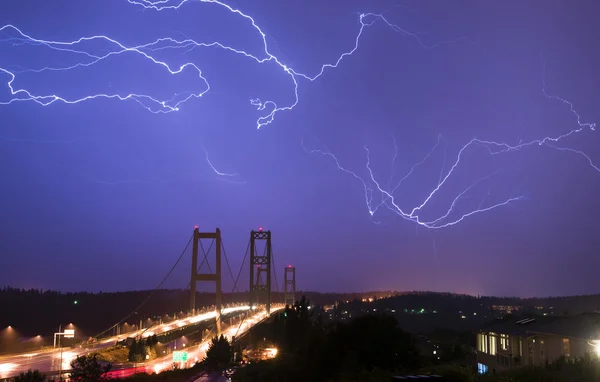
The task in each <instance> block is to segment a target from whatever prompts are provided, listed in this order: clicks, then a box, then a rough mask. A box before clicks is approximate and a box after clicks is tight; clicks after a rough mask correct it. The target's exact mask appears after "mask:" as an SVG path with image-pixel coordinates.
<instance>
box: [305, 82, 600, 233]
mask: <svg viewBox="0 0 600 382" xmlns="http://www.w3.org/2000/svg"><path fill="white" fill-rule="evenodd" d="M542 91H543V94H544V96H545V97H546V98H548V99H549V100H556V101H559V102H560V103H562V104H563V105H566V106H568V108H569V111H570V112H571V113H572V114H573V115H574V116H575V120H576V127H575V128H573V129H571V130H569V131H568V132H567V133H564V134H562V135H558V136H555V137H551V136H546V137H544V138H541V139H535V140H531V141H528V142H522V140H520V141H519V144H517V145H510V144H507V143H502V142H495V141H487V140H482V139H478V138H473V139H471V140H470V141H469V142H468V143H467V144H465V145H464V146H462V147H461V149H460V150H459V152H458V154H457V157H456V160H455V161H454V163H453V164H452V166H451V167H450V169H449V170H448V171H447V172H446V174H445V175H442V174H443V167H442V173H440V180H439V181H438V183H437V185H436V186H435V187H433V190H432V191H431V192H430V193H429V194H428V195H427V196H426V197H425V198H424V200H423V202H422V203H421V204H419V205H417V206H414V207H413V208H412V209H403V208H401V207H400V205H399V201H398V200H397V196H396V195H397V194H396V191H397V189H398V187H399V186H400V185H401V184H402V182H403V181H404V180H406V179H407V178H408V177H410V176H411V175H412V174H413V172H414V171H415V169H416V168H417V167H418V166H419V165H421V164H423V163H424V162H425V161H427V160H428V159H429V158H430V157H431V155H432V154H433V152H434V151H435V150H436V149H437V148H438V146H439V144H440V139H441V137H438V141H437V143H436V144H435V146H434V147H433V148H432V149H431V151H429V153H427V155H426V156H425V157H424V158H423V159H422V160H421V161H419V162H417V163H416V164H415V165H414V166H412V167H411V169H410V171H408V173H407V174H406V175H405V176H404V177H403V178H402V179H401V180H400V181H399V182H398V183H397V184H396V186H394V187H391V186H390V185H391V181H390V182H389V183H388V187H386V188H384V187H382V185H381V183H380V181H379V180H377V179H376V178H375V175H374V173H373V170H372V168H371V159H370V151H369V149H368V148H367V147H366V146H365V147H364V150H365V152H366V164H365V167H366V169H367V173H368V176H367V177H362V176H360V175H358V174H357V173H356V172H355V171H351V170H349V169H347V168H345V167H343V166H342V165H341V164H340V161H339V159H338V158H337V157H336V156H335V155H334V154H332V153H331V151H329V150H328V149H327V147H325V146H324V145H323V147H324V148H325V149H324V150H321V149H308V148H306V146H305V145H304V142H303V141H302V142H301V145H302V147H303V148H304V150H305V151H307V152H308V153H311V154H320V155H324V156H327V157H330V158H331V159H332V160H333V162H334V163H335V165H336V166H337V168H338V169H339V170H341V171H343V172H345V173H347V174H350V175H352V176H353V177H354V178H356V179H357V180H359V181H360V182H361V184H362V186H363V189H364V195H365V203H366V206H367V209H368V211H369V214H370V215H371V216H373V215H375V213H376V212H377V211H378V210H379V209H380V208H381V207H384V208H386V209H388V210H389V211H392V212H393V213H394V214H396V215H398V216H399V217H401V218H402V219H405V220H408V221H412V222H414V223H416V224H418V225H420V226H423V227H426V228H429V229H440V228H446V227H450V226H453V225H455V224H457V223H460V222H461V221H463V220H464V219H466V218H468V217H469V216H472V215H475V214H478V213H482V212H486V211H490V210H493V209H496V208H498V207H503V206H506V205H509V204H511V203H513V202H516V201H519V200H522V199H524V197H523V196H513V197H510V198H506V199H504V200H502V201H500V202H497V203H491V204H487V205H486V201H487V198H488V196H489V191H488V193H487V195H486V196H485V197H484V198H483V199H482V200H481V201H480V203H479V205H478V208H475V209H471V210H468V211H467V212H464V213H459V214H458V216H457V217H451V216H452V213H453V212H454V213H456V206H457V204H458V202H459V201H460V200H461V199H463V198H465V197H466V195H467V194H468V193H469V192H470V191H471V190H473V189H474V188H475V187H477V186H478V185H479V184H480V183H481V182H483V181H484V180H488V179H490V178H491V177H492V176H493V175H495V173H491V174H489V175H487V176H485V177H482V178H479V179H477V180H476V181H475V182H473V183H472V184H471V185H469V186H468V187H466V188H465V189H464V190H463V191H461V192H459V193H458V195H457V196H456V197H455V198H454V199H453V200H452V202H451V203H450V206H449V207H448V209H447V210H446V212H443V213H441V214H440V215H439V216H438V217H437V218H435V219H433V220H428V219H427V220H426V219H423V218H422V217H421V216H420V212H421V211H422V210H423V209H424V208H425V207H426V206H427V205H428V204H429V203H430V202H431V201H432V200H433V199H434V198H435V196H436V195H437V194H438V193H439V192H440V190H441V189H442V188H443V187H444V185H445V184H446V183H447V181H448V179H450V178H451V176H452V175H453V173H454V171H455V170H456V169H457V168H458V166H459V165H460V164H461V161H462V159H463V154H464V153H465V152H466V150H467V149H469V148H471V147H473V146H481V147H484V148H485V149H486V150H487V151H488V152H489V154H490V155H492V156H494V155H500V154H505V153H509V152H514V151H518V150H521V149H524V148H527V147H530V146H546V147H550V148H553V149H555V150H559V151H567V152H572V153H575V154H577V155H580V156H583V157H584V158H585V159H586V160H587V161H588V162H589V164H590V166H591V167H592V168H593V169H594V170H596V171H598V172H600V168H599V167H598V166H597V165H595V164H594V163H593V161H592V159H591V158H590V157H589V156H588V155H587V154H586V153H584V152H583V151H581V150H576V149H572V148H568V147H558V146H556V145H555V144H556V143H557V142H559V141H561V140H564V139H565V138H567V137H570V136H572V135H574V134H578V133H581V132H583V131H584V130H590V131H594V130H595V128H596V124H595V123H589V122H582V121H581V120H582V118H581V116H580V114H579V113H578V112H577V111H576V110H575V108H574V106H573V104H572V103H571V102H569V101H567V100H565V99H563V98H560V97H558V96H554V95H549V94H548V93H547V92H546V90H545V82H544V88H543V89H542ZM393 143H394V156H393V159H392V169H393V168H394V163H395V161H396V157H397V152H398V147H397V145H396V141H395V139H394V140H393ZM444 158H445V157H444ZM444 164H445V161H444ZM375 195H378V196H379V199H378V200H379V202H378V203H374V201H373V200H374V196H375Z"/></svg>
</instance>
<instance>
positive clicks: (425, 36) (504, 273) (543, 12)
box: [0, 0, 600, 296]
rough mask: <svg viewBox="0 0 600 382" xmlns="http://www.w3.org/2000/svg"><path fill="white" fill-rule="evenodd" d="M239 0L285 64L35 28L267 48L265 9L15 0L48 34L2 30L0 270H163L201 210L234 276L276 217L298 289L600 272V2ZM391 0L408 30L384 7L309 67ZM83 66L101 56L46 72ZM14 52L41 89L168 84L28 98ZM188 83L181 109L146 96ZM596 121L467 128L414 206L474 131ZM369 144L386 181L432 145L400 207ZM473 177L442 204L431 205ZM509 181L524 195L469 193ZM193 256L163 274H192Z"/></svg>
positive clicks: (551, 286) (537, 284)
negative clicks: (251, 242) (253, 233)
mask: <svg viewBox="0 0 600 382" xmlns="http://www.w3.org/2000/svg"><path fill="white" fill-rule="evenodd" d="M132 1H133V0H132ZM138 1H140V2H141V0H138ZM179 2H180V0H178V1H173V2H171V4H173V5H176V4H178V3H179ZM227 4H229V5H230V6H232V7H239V10H240V11H242V12H243V13H244V14H246V15H249V16H251V17H252V18H254V20H255V22H256V24H257V25H258V26H259V27H260V28H261V29H262V31H263V32H264V33H265V34H266V42H267V44H268V47H269V52H270V53H271V54H272V55H274V56H275V57H276V58H277V59H278V61H279V63H280V65H278V64H277V63H276V62H275V59H272V60H271V61H268V62H263V63H258V62H256V61H255V60H253V59H252V58H249V57H245V56H244V55H241V54H236V53H235V52H233V51H231V50H226V49H222V48H220V47H218V46H212V47H196V48H194V49H192V48H193V47H192V46H191V45H186V47H183V48H182V47H181V45H179V46H178V47H177V48H175V44H174V43H172V42H170V43H169V42H163V43H159V44H156V45H152V46H149V47H146V48H145V50H140V52H124V53H121V54H113V55H110V56H108V57H107V58H104V59H101V60H99V61H98V62H97V63H95V64H93V65H89V64H90V63H92V62H93V61H94V60H95V59H94V57H105V55H107V54H109V53H110V52H117V51H118V50H119V49H120V48H119V47H118V46H117V45H115V44H114V43H111V42H110V41H108V40H106V39H94V40H89V41H84V42H82V43H81V44H78V45H75V46H71V45H56V44H54V45H44V44H40V43H39V41H38V40H41V39H45V40H51V41H63V42H71V41H75V40H77V39H79V38H80V37H90V36H100V35H104V36H107V37H110V38H112V39H114V40H118V41H119V42H120V43H121V44H123V45H124V46H127V47H134V46H140V45H143V44H148V43H151V42H154V41H156V40H157V39H159V38H161V37H170V38H172V39H175V40H179V41H182V40H186V39H191V40H194V41H196V42H202V43H212V42H217V41H218V42H219V43H221V44H223V45H225V46H228V47H232V48H234V49H237V50H238V51H242V50H243V51H245V52H246V53H247V54H249V55H253V56H254V57H256V58H258V59H266V58H268V56H267V55H266V54H265V51H264V46H263V42H262V39H261V35H260V34H259V32H258V31H257V29H255V28H253V27H252V24H251V22H250V20H249V19H246V18H244V17H242V16H241V15H239V14H235V13H232V12H231V11H229V10H228V9H227V8H226V7H224V6H223V5H220V4H215V3H213V4H210V3H200V2H192V1H190V2H189V3H186V4H183V5H182V6H181V7H180V8H178V9H163V10H160V11H157V10H154V9H145V8H144V7H143V6H140V5H135V4H131V3H130V2H128V1H127V0H111V1H108V0H106V1H100V0H95V1H86V2H82V1H77V0H61V1H45V2H33V1H31V0H27V1H26V0H6V1H2V2H1V4H0V28H2V27H1V26H7V25H13V26H14V27H16V28H19V30H20V31H21V32H22V33H24V34H26V35H29V36H30V37H31V38H33V39H38V40H32V39H27V38H24V37H23V35H20V34H19V32H18V31H17V29H15V28H13V27H10V26H7V27H4V28H3V29H2V30H0V178H1V179H2V194H1V195H2V197H1V198H0V211H1V213H0V223H1V224H2V235H1V240H0V256H2V260H3V265H2V266H1V267H0V285H12V286H16V287H25V288H29V287H35V288H50V289H60V290H65V291H67V290H69V291H74V290H90V291H98V290H103V291H109V290H111V291H112V290H127V289H145V288H152V287H154V286H155V285H156V283H157V282H159V281H160V280H161V279H162V278H163V276H164V275H165V274H166V272H167V271H168V270H169V268H170V267H171V265H172V264H173V263H174V261H175V260H176V259H177V257H178V256H179V254H180V252H181V250H182V249H183V247H184V246H185V244H186V243H187V241H188V239H189V236H190V235H191V233H192V230H193V226H194V225H196V224H198V225H200V227H201V228H202V229H205V230H214V228H215V227H220V228H221V230H222V233H223V240H224V244H225V248H226V250H227V254H228V256H229V260H230V262H231V264H232V267H233V268H234V273H236V274H237V269H239V267H240V264H241V262H242V258H243V256H244V251H245V249H246V246H247V242H248V237H249V231H250V230H251V229H257V228H258V227H259V226H260V227H264V228H265V229H270V230H271V231H272V232H273V249H274V254H275V261H276V267H277V272H278V275H277V277H278V279H279V283H281V280H282V279H283V266H284V265H286V264H294V265H295V266H296V267H297V278H298V281H297V286H298V288H300V289H311V290H319V291H360V290H370V289H396V290H415V289H416V290H438V291H453V292H465V293H470V294H495V295H519V296H531V295H538V296H539V295H556V294H561V295H565V294H579V293H597V292H600V281H599V279H598V277H597V273H596V270H597V269H598V267H599V266H600V258H599V257H598V256H597V254H598V250H599V249H600V235H598V228H599V227H598V223H597V222H596V219H595V217H596V215H597V214H598V212H600V204H599V203H598V202H597V193H598V190H599V189H600V171H599V170H598V169H596V168H594V165H600V150H599V149H598V147H599V146H598V145H599V143H600V138H599V136H598V133H597V132H594V131H591V129H589V128H588V126H586V125H584V124H585V123H593V122H595V121H596V120H598V119H600V115H598V110H599V109H598V105H599V104H600V91H598V89H599V88H600V76H599V75H598V69H597V68H598V59H599V58H600V45H598V43H597V36H598V35H599V33H600V30H599V28H598V27H597V25H596V24H597V22H596V21H597V19H598V16H600V7H599V6H598V4H597V1H594V0H587V1H577V2H573V1H569V0H563V1H557V0H552V1H542V0H538V1H529V2H522V1H516V0H515V1H502V2H491V1H461V2H444V3H443V4H442V3H440V2H438V1H406V2H402V6H396V7H393V6H394V5H395V4H396V5H398V4H400V2H394V1H355V0H353V1H317V0H311V1H302V2H298V1H296V2H294V1H275V0H268V1H267V0H259V1H253V2H239V1H238V2H235V3H233V2H228V3H227ZM386 10H388V11H387V12H385V13H384V17H385V20H387V21H388V22H389V23H392V24H394V25H396V28H394V27H392V26H391V25H388V24H386V23H385V22H384V20H383V19H381V18H378V17H376V16H373V15H371V16H367V17H365V18H364V19H363V22H364V23H368V24H369V25H368V26H366V27H365V28H364V30H363V33H362V34H361V35H360V39H359V40H358V49H357V50H356V51H354V52H353V53H352V54H351V55H348V56H345V57H344V58H343V60H342V61H341V62H340V63H339V65H338V66H337V67H336V68H325V70H324V73H323V75H322V76H320V77H318V78H317V79H315V80H314V81H309V80H307V79H306V78H303V77H302V76H301V75H300V73H302V74H305V75H307V76H309V77H314V76H316V75H317V74H319V72H320V70H321V68H322V65H323V64H327V63H331V64H335V63H336V61H337V60H338V58H339V57H340V56H341V55H342V54H343V53H344V52H350V51H351V50H352V48H353V47H354V44H355V40H356V37H357V35H358V33H359V29H360V26H361V24H360V20H359V15H360V13H361V12H365V13H367V12H374V13H380V12H384V11H386ZM400 28H402V29H400ZM407 32H408V33H407ZM68 49H70V50H71V51H67V50H68ZM73 50H77V51H78V52H79V53H74V52H73ZM82 52H85V53H82ZM142 53H144V54H146V55H147V56H144V55H142ZM150 57H151V58H153V59H154V60H156V61H160V62H164V63H166V64H168V65H169V66H170V67H171V70H179V68H180V67H181V66H182V65H185V64H186V63H192V64H194V66H192V65H187V66H185V68H184V69H183V70H182V71H181V73H179V74H170V73H169V71H168V70H167V68H166V67H164V66H161V65H160V64H158V63H155V62H153V61H151V60H150V59H149V58H150ZM78 63H79V64H82V63H83V64H86V65H85V66H79V67H73V68H72V69H69V70H43V71H39V70H40V69H43V68H61V69H65V68H67V67H71V66H74V65H76V64H78ZM196 68H198V69H200V70H201V71H202V75H203V76H204V78H205V79H206V81H207V82H208V83H209V84H210V90H208V91H207V92H206V93H205V94H204V95H203V96H202V97H201V98H197V97H192V98H190V99H188V100H187V101H185V100H186V98H187V97H189V96H190V95H193V94H198V93H204V92H205V91H206V90H207V86H206V84H205V82H204V80H202V78H201V77H199V75H198V71H197V69H196ZM285 68H288V70H290V72H289V73H286V72H285ZM289 68H291V69H289ZM544 72H545V76H544ZM11 73H12V74H13V75H14V76H15V80H14V81H13V82H12V83H10V85H11V86H12V88H13V90H16V89H25V90H27V91H28V92H30V93H29V94H32V95H36V96H41V95H57V96H59V97H62V98H64V99H66V100H70V101H76V100H80V99H82V98H85V97H87V96H91V95H94V94H101V93H103V94H111V95H112V94H119V95H121V96H126V95H128V94H131V93H134V94H138V95H142V94H144V95H148V96H151V97H153V98H152V99H150V98H143V97H138V98H137V100H138V101H139V102H135V100H131V99H129V100H124V101H120V100H118V99H114V98H113V99H106V98H94V99H88V100H85V101H81V102H75V103H72V104H66V103H64V102H61V101H57V102H54V103H52V104H50V105H46V106H43V105H40V104H38V103H35V102H32V101H31V100H30V101H23V102H21V101H12V102H11V100H15V99H18V100H24V99H27V98H28V95H27V93H24V92H21V93H18V94H16V95H13V94H11V92H10V88H9V85H8V82H9V81H10V80H11V76H10V74H11ZM290 73H291V74H290ZM294 73H295V74H294ZM294 79H295V81H296V82H297V83H298V90H297V94H298V97H299V100H298V103H297V104H296V105H295V106H294V107H293V109H292V110H282V111H278V112H276V113H275V114H274V119H273V121H272V123H270V124H268V125H266V126H263V127H262V128H261V129H259V130H257V128H256V127H257V120H258V121H259V123H260V121H265V119H262V120H261V119H260V118H261V117H268V116H269V113H270V112H271V110H272V107H271V106H272V105H270V104H267V106H266V109H265V110H262V111H260V110H257V108H256V106H253V105H251V104H250V102H249V100H250V99H253V98H260V99H261V100H262V101H263V102H264V101H267V100H269V101H273V102H275V103H276V104H277V106H278V107H279V108H285V107H288V106H291V105H293V104H294V102H295V96H294V82H293V81H294ZM544 81H545V89H546V93H544ZM552 96H556V97H560V99H558V98H556V97H555V98H552ZM153 99H156V100H160V101H163V100H164V101H167V102H166V104H165V105H166V106H164V107H163V106H162V105H161V104H160V103H156V102H152V100H153ZM561 99H563V100H566V101H568V102H570V103H571V104H572V106H573V108H574V110H576V112H571V111H570V106H569V104H568V103H565V102H562V101H561ZM49 100H50V98H44V99H40V100H39V101H40V102H47V101H49ZM178 102H179V104H178V108H179V110H178V111H173V112H170V113H158V114H156V113H152V112H151V111H156V110H161V111H169V110H170V109H169V107H175V104H177V103H178ZM148 108H149V109H151V111H149V110H148ZM576 113H578V114H579V115H580V117H581V119H580V121H579V123H580V124H581V125H579V124H578V120H577V116H576ZM580 126H582V127H583V129H582V130H581V131H580V132H578V133H574V134H571V135H570V136H569V137H567V138H565V139H561V140H559V141H558V142H549V143H551V144H552V145H553V146H554V147H551V146H549V145H546V144H544V145H538V144H532V145H529V146H525V147H522V148H521V149H520V150H508V151H506V150H505V151H506V152H504V153H499V152H498V151H500V150H502V149H505V148H506V147H501V146H494V145H490V144H487V145H482V144H473V145H470V146H469V147H468V148H467V149H465V150H464V151H463V152H462V155H461V159H460V162H459V163H458V165H457V166H456V167H455V168H454V169H453V170H452V172H451V173H450V176H448V178H447V180H446V181H445V182H444V183H443V184H442V185H441V187H439V190H437V191H436V192H435V193H434V195H433V197H432V198H431V199H429V200H428V201H427V203H426V204H425V206H424V207H423V208H422V209H421V210H419V211H416V212H415V213H414V214H412V215H410V212H411V210H413V208H414V207H417V206H419V205H420V204H421V203H423V202H425V201H426V200H427V197H428V195H429V194H430V193H431V192H432V191H433V190H434V189H436V186H437V185H438V184H439V183H440V180H443V179H444V178H445V177H446V175H447V174H448V173H449V171H450V169H451V168H452V165H453V164H454V163H456V161H457V155H458V153H459V151H460V150H461V148H463V146H464V145H465V144H467V143H468V142H469V141H470V140H471V139H473V138H478V139H480V140H483V141H496V142H501V143H506V144H508V145H512V146H515V145H519V144H520V143H521V144H522V143H527V142H532V141H535V140H539V139H542V138H544V137H547V136H549V137H558V136H561V135H563V134H566V133H568V132H569V131H571V130H576V129H578V128H580ZM440 137H441V138H440ZM438 142H439V143H438ZM436 143H438V145H437V147H436V148H435V150H433V151H432V148H433V147H434V146H436ZM394 144H395V146H396V147H394ZM365 146H366V147H367V148H368V150H369V153H370V157H369V168H370V169H371V171H372V174H373V177H374V179H375V180H376V181H377V182H378V184H379V186H380V187H381V188H382V189H385V190H390V189H392V188H394V187H395V185H396V184H398V182H399V181H400V180H401V179H402V178H403V177H404V176H405V175H406V174H407V173H408V172H409V171H410V170H411V168H412V166H413V165H414V164H416V163H418V162H420V161H421V160H423V158H425V157H426V156H427V154H428V153H430V152H431V155H430V156H429V157H428V158H427V160H426V161H424V162H423V163H422V164H421V165H419V166H418V167H416V168H415V169H414V171H413V172H412V173H411V175H410V177H408V178H406V179H405V180H404V181H403V182H402V184H401V185H400V186H399V187H398V188H397V189H396V190H395V192H394V193H393V196H394V200H393V203H394V204H395V206H394V204H392V203H391V201H390V199H389V198H385V197H384V201H385V202H386V204H384V205H382V206H381V207H379V209H377V211H376V212H375V213H374V214H373V216H371V214H370V213H369V211H370V210H374V209H375V207H376V206H377V205H378V204H380V202H381V201H382V194H381V192H379V191H378V190H377V187H376V184H374V183H373V182H372V181H371V180H370V174H369V171H368V169H367V167H366V166H365V164H366V163H367V156H366V151H365V148H364V147H365ZM556 147H560V148H568V149H569V150H564V149H563V150H557V149H556ZM327 150H328V152H329V153H331V154H333V155H335V156H336V157H337V160H338V164H339V165H340V166H342V167H343V168H344V169H346V170H347V171H352V172H353V174H351V173H348V172H344V171H342V170H341V169H339V168H338V167H337V165H336V162H335V161H334V158H333V157H332V156H329V155H323V153H325V152H327ZM573 150H578V152H575V151H573ZM492 153H495V154H492ZM583 153H585V154H586V155H587V157H589V159H590V160H591V163H592V164H593V165H590V161H588V159H587V157H586V156H585V155H584V154H583ZM394 158H395V160H394ZM218 173H222V175H219V174H218ZM478 180H479V181H478ZM365 185H366V187H367V193H366V194H365ZM471 186H472V187H471ZM466 189H468V191H467V192H466V193H464V194H462V197H461V198H459V199H458V200H457V202H456V203H455V204H454V207H453V209H452V211H451V213H450V214H448V216H447V217H446V218H445V219H443V220H439V221H437V223H432V224H426V222H435V221H436V219H438V218H441V217H443V216H445V215H446V213H447V212H448V210H449V208H450V207H451V206H452V204H453V200H455V198H457V196H459V195H461V192H463V191H465V190H466ZM369 190H371V191H369ZM365 195H366V196H365ZM509 199H518V200H515V201H511V202H509V203H507V204H505V205H503V206H499V207H498V208H493V209H491V210H489V211H484V212H480V213H474V214H470V213H471V212H473V211H475V210H477V209H487V208H489V207H492V206H494V205H496V204H498V203H504V202H506V201H507V200H509ZM386 206H387V207H386ZM398 209H400V210H402V211H403V212H404V213H406V214H408V215H410V216H408V217H407V218H405V219H403V218H402V217H401V216H399V214H398ZM417 215H418V220H417ZM464 215H468V216H466V217H465V218H464V219H463V220H461V221H460V222H458V223H457V224H454V225H452V224H450V225H449V226H448V227H445V228H439V226H441V225H445V224H447V223H452V222H455V221H457V220H460V219H461V217H462V216H464ZM405 217H406V216H405ZM411 218H412V219H411ZM427 226H434V227H438V229H434V228H427ZM188 252H189V251H188ZM189 259H190V256H189V253H188V254H187V255H186V257H185V260H186V263H185V264H184V265H185V266H179V267H178V268H177V270H176V273H175V275H174V276H173V277H172V278H171V279H170V281H169V282H168V283H167V285H166V287H173V286H175V287H185V285H187V281H188V280H187V278H188V269H187V266H188V264H189ZM246 264H247V263H246ZM244 273H246V272H244ZM224 277H225V279H226V281H225V282H224V283H225V288H226V289H227V288H231V284H232V282H231V280H230V278H229V276H228V275H227V276H224ZM242 280H246V279H244V278H243V277H242ZM242 285H243V286H245V285H247V281H243V283H242Z"/></svg>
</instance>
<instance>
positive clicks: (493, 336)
mask: <svg viewBox="0 0 600 382" xmlns="http://www.w3.org/2000/svg"><path fill="white" fill-rule="evenodd" d="M497 340H498V337H497V336H496V333H490V349H489V353H490V354H491V355H496V349H497V346H498V341H497Z"/></svg>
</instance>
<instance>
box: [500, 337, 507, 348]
mask: <svg viewBox="0 0 600 382" xmlns="http://www.w3.org/2000/svg"><path fill="white" fill-rule="evenodd" d="M500 348H501V349H502V350H508V335H507V334H500Z"/></svg>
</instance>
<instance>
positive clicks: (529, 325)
mask: <svg viewBox="0 0 600 382" xmlns="http://www.w3.org/2000/svg"><path fill="white" fill-rule="evenodd" d="M557 319H558V318H557V317H553V316H535V317H533V316H528V317H519V318H508V319H506V318H505V319H500V320H494V321H491V322H488V323H487V324H486V325H484V327H483V328H482V329H481V331H483V332H495V333H499V334H510V335H513V336H526V335H527V332H529V331H532V330H535V329H537V328H538V327H540V326H544V325H547V324H549V323H550V322H553V321H555V320H557Z"/></svg>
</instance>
